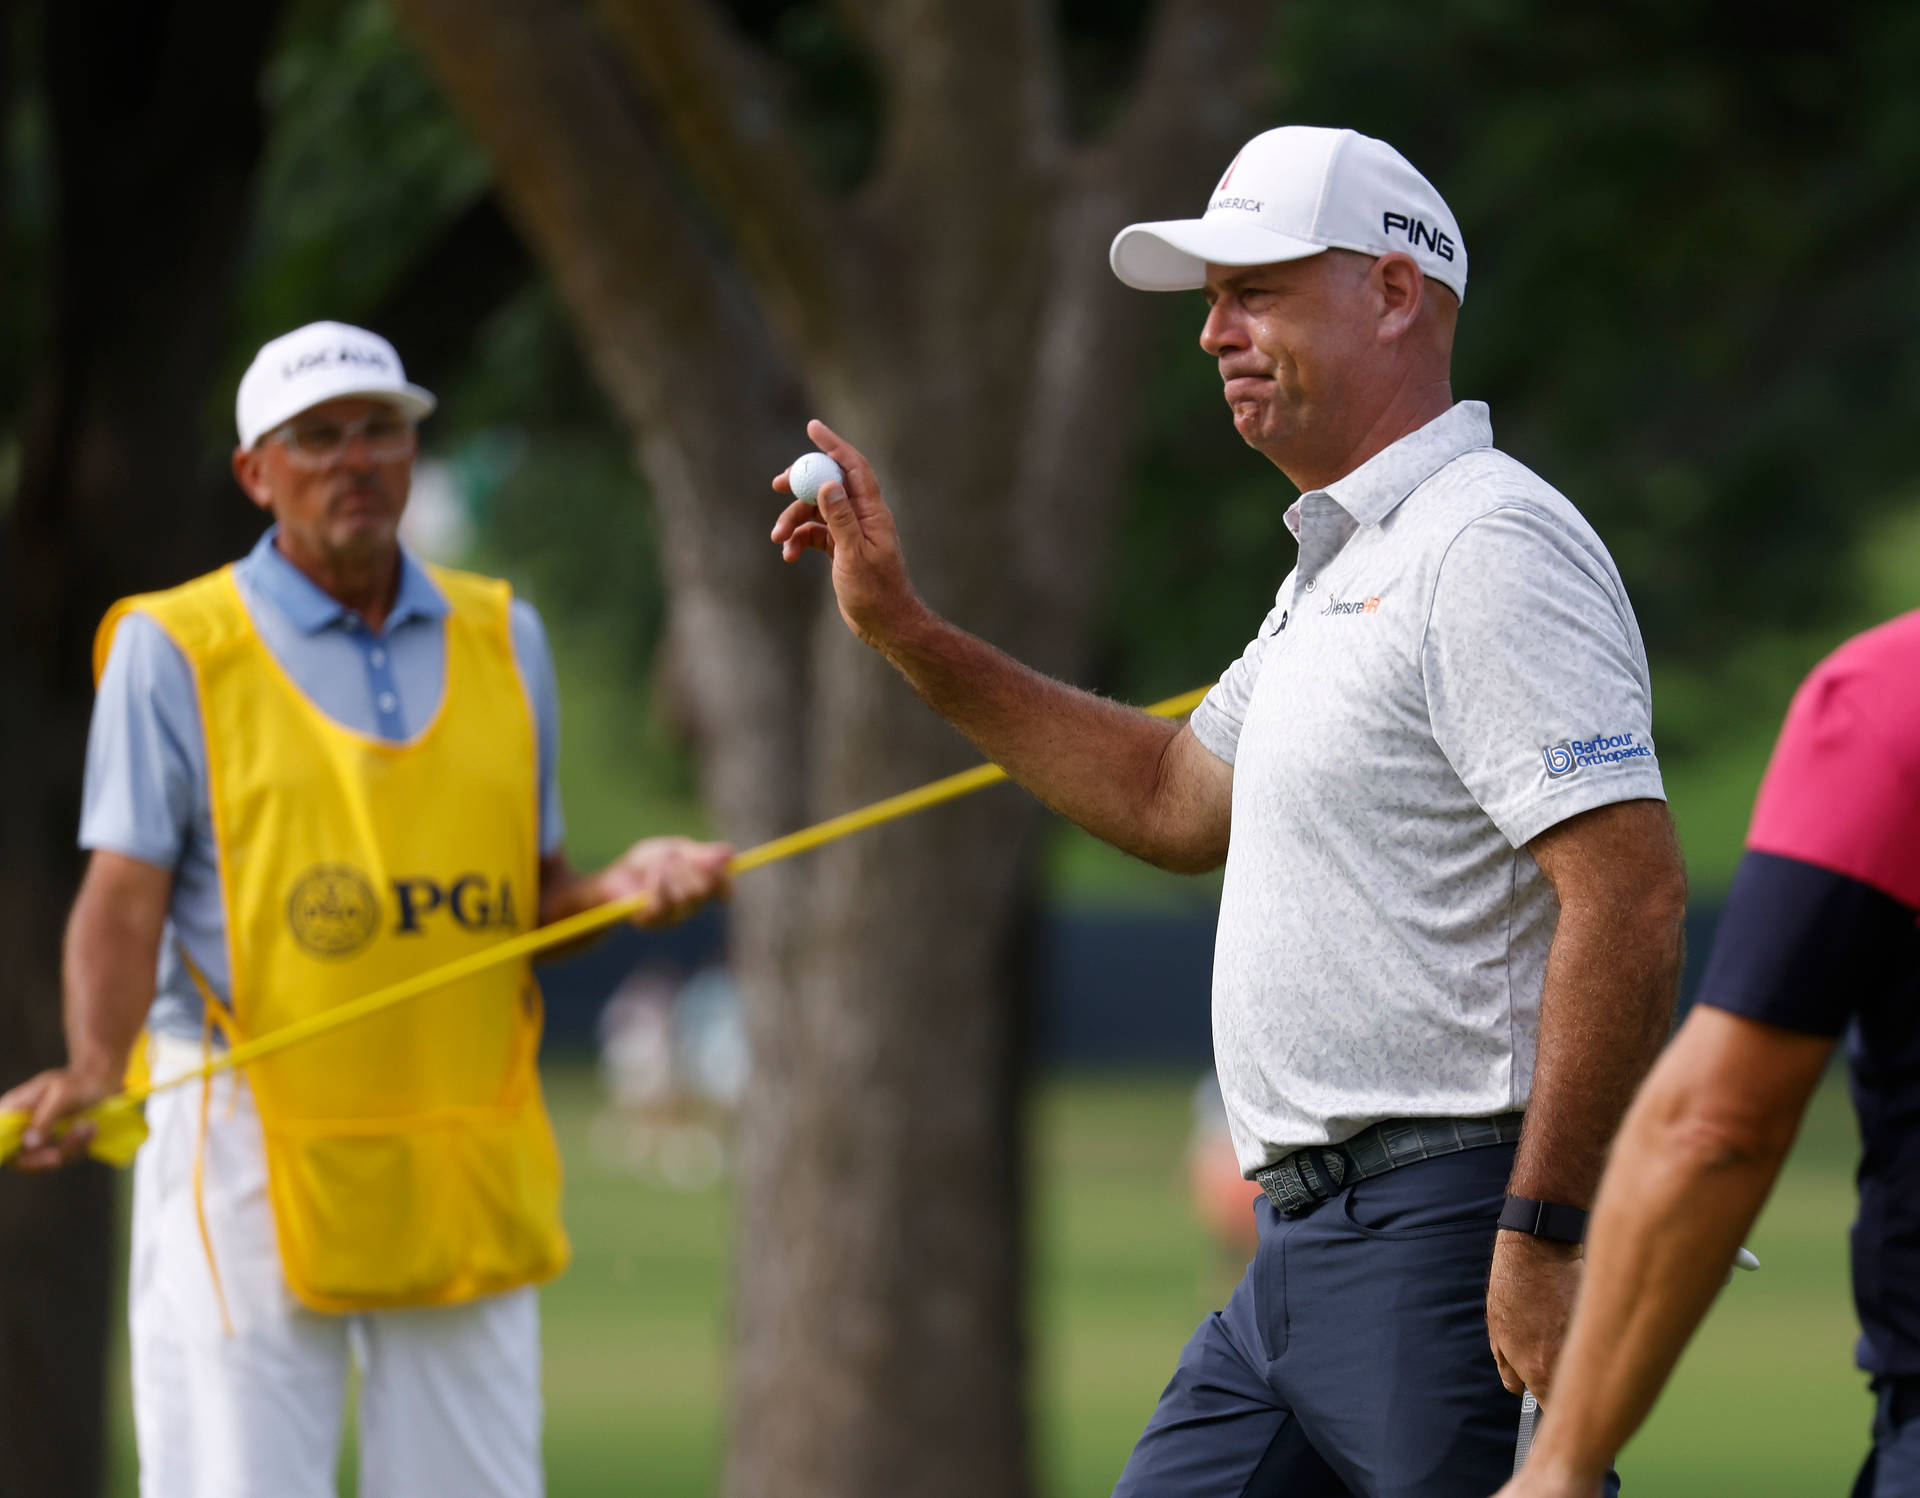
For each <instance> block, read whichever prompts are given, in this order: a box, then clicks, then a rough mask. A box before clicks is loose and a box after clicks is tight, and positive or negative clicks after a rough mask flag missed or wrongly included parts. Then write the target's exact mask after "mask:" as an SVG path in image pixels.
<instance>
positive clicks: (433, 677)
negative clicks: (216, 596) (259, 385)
mask: <svg viewBox="0 0 1920 1498" xmlns="http://www.w3.org/2000/svg"><path fill="white" fill-rule="evenodd" d="M276 534H277V528H276V529H270V530H268V532H267V533H266V534H265V535H264V536H262V537H261V538H260V541H259V544H258V545H256V546H255V547H254V548H253V550H252V551H251V552H250V553H249V554H248V555H247V556H246V557H245V558H243V559H242V560H241V561H240V562H239V563H238V564H236V566H235V568H234V576H235V580H236V581H237V582H238V583H239V586H240V596H241V598H242V599H243V600H244V601H245V603H246V607H247V613H248V614H249V615H250V616H251V618H252V620H253V625H254V628H255V629H257V630H258V631H259V632H260V638H261V639H262V640H263V641H264V642H265V643H266V646H267V648H268V649H269V650H271V651H272V652H273V655H274V658H275V659H276V660H278V661H279V662H280V664H281V666H283V667H284V668H285V669H286V672H287V674H288V675H289V676H290V677H292V679H293V681H294V683H295V684H296V685H297V686H298V687H299V688H300V690H301V691H303V692H305V693H306V694H307V696H308V697H309V698H311V699H312V701H313V702H314V704H315V705H316V706H317V707H319V709H320V710H321V711H322V712H324V713H325V714H326V715H327V716H328V717H330V718H332V719H333V720H334V721H335V722H336V723H338V724H340V725H341V726H342V727H344V728H349V729H352V730H354V731H355V732H358V733H365V734H372V735H376V736H377V737H379V738H383V739H386V740H389V741H399V740H402V739H406V738H410V737H411V736H412V735H413V734H415V733H417V732H419V731H420V729H422V728H423V727H425V726H426V724H427V723H429V722H430V721H431V720H432V718H433V716H434V714H435V712H437V711H438V709H439V706H440V694H441V691H442V690H443V688H444V687H445V685H446V644H445V641H446V626H445V620H446V617H447V614H448V612H449V605H448V603H447V599H446V595H445V594H443V593H442V592H441V591H440V589H439V587H438V586H436V585H435V583H434V581H433V579H432V578H431V577H430V576H429V575H428V573H427V571H426V569H425V568H424V567H422V566H420V564H419V563H417V562H416V561H414V559H413V558H412V557H411V556H409V555H407V554H406V553H405V552H404V551H403V552H402V553H401V562H400V591H399V594H398V596H397V597H396V598H395V600H394V606H393V611H392V612H391V613H390V614H389V615H388V616H387V621H386V624H385V626H384V627H383V628H382V629H381V630H380V631H379V632H378V633H375V632H374V631H372V630H370V629H368V628H367V626H366V624H365V622H364V621H362V619H361V618H360V616H359V615H358V614H356V613H354V612H353V611H352V610H350V609H348V608H346V607H345V606H344V605H342V604H341V603H339V602H338V601H337V600H335V599H334V598H332V597H331V596H329V595H328V594H327V593H326V592H324V591H322V589H321V588H320V587H319V586H318V585H317V584H316V583H314V582H313V581H312V579H310V578H309V577H307V575H306V574H305V573H303V572H302V571H300V569H299V568H297V567H295V566H294V565H293V563H291V562H289V561H288V560H287V559H286V557H284V556H283V555H281V553H280V552H279V550H278V549H277V548H276V547H275V546H274V536H275V535H276ZM512 631H513V654H514V661H515V663H516V664H517V665H518V667H519V669H520V680H521V682H522V684H523V685H524V686H525V688H526V692H527V699H528V701H529V702H530V703H531V704H532V707H533V715H534V722H535V726H536V728H537V731H538V742H539V766H540V771H539V773H540V851H541V853H542V854H543V855H550V854H552V853H555V852H557V851H558V850H559V848H560V847H561V845H562V843H563V842H564V841H565V839H566V827H565V824H564V822H563V820H562V817H561V812H560V789H559V783H558V778H557V773H558V764H559V751H560V712H559V694H558V692H557V690H556V689H555V686H554V675H553V656H552V654H551V652H550V651H549V650H548V648H547V636H546V631H545V629H544V628H542V626H541V623H540V615H539V614H538V613H537V612H535V610H534V608H533V605H531V604H529V603H526V602H525V601H523V600H521V599H518V598H516V599H515V600H514V601H513V616H512ZM80 846H81V847H82V848H86V849H103V850H105V851H107V852H111V853H120V854H124V855H125V856H127V857H128V858H137V859H139V860H140V861H141V862H142V863H148V864H152V865H153V866H154V867H155V868H160V869H167V870H170V871H171V872H172V874H173V895H172V904H171V907H170V909H169V911H168V923H167V931H166V936H165V938H164V940H163V941H162V943H161V947H160V969H159V974H158V980H157V986H156V989H155V993H154V1001H153V1010H152V1012H151V1014H150V1015H149V1017H148V1026H149V1028H151V1029H153V1030H154V1031H156V1032H158V1033H161V1034H165V1035H176V1036H180V1037H182V1038H184V1039H188V1040H198V1039H199V1037H200V1027H201V1014H200V996H199V994H198V993H197V992H196V991H195V989H194V986H193V980H192V979H191V978H190V977H189V976H188V975H187V971H186V965H185V964H184V963H182V962H181V960H180V953H179V947H180V946H181V945H182V944H184V945H185V947H186V949H187V952H188V953H189V954H190V955H191V956H192V958H193V960H194V962H195V963H197V964H198V965H199V968H200V971H201V972H202V973H204V974H205V975H206V977H207V981H208V982H209V983H210V984H211V985H212V986H213V990H214V992H215V993H217V994H219V995H221V996H222V997H223V998H224V997H225V996H226V995H227V993H228V990H229V981H230V975H229V973H228V970H227V943H226V917H225V910H226V907H225V904H224V902H223V900H222V896H221V889H220V865H219V860H218V858H217V856H216V854H215V850H214V841H213V818H212V811H211V799H210V795H209V791H208V786H207V751H206V740H205V736H204V734H203V732H202V728H201V722H200V706H199V700H198V694H197V693H196V691H195V689H194V682H193V672H192V670H191V668H189V666H188V665H187V661H186V657H185V656H183V655H182V654H181V653H180V650H179V648H178V647H177V646H175V645H174V643H173V641H172V640H170V639H168V638H167V635H166V633H165V631H163V630H162V629H161V628H160V626H159V625H157V624H155V623H154V621H153V620H152V619H150V618H148V617H146V616H145V615H143V614H133V615H130V616H129V617H127V618H126V619H125V620H123V621H122V622H121V625H120V628H119V630H118V631H117V632H116V633H115V635H114V640H113V649H112V650H111V651H110V652H109V653H108V655H107V665H106V670H105V671H104V672H102V673H101V677H100V689H99V692H98V694H97V695H96V696H95V698H94V704H93V723H92V727H91V729H90V730H89V733H88V737H87V771H86V784H85V787H84V790H83V792H82V803H81V813H80Z"/></svg>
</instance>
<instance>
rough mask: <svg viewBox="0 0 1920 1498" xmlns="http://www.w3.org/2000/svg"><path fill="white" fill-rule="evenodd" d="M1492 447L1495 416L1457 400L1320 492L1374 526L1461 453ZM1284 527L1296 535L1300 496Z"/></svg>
mask: <svg viewBox="0 0 1920 1498" xmlns="http://www.w3.org/2000/svg"><path fill="white" fill-rule="evenodd" d="M1492 446H1493V419H1492V418H1491V417H1490V416H1489V415H1488V413H1487V404H1486V402H1485V401H1459V402H1457V403H1456V404H1454V405H1453V406H1451V407H1449V408H1448V409H1447V410H1445V411H1443V412H1441V413H1440V415H1438V416H1436V417H1434V418H1433V420H1432V421H1430V422H1428V423H1427V424H1426V425H1425V426H1423V427H1421V428H1419V429H1418V430H1417V431H1412V432H1409V433H1407V435H1406V436H1404V437H1402V438H1401V439H1400V440H1399V441H1398V442H1395V443H1394V444H1392V446H1390V447H1387V448H1383V449H1382V450H1381V451H1380V452H1377V453H1375V454H1374V455H1373V456H1372V457H1371V458H1369V459H1367V461H1366V462H1364V463H1362V464H1361V465H1360V466H1359V467H1358V468H1356V469H1354V470H1353V472H1352V473H1350V474H1348V475H1347V476H1346V477H1345V478H1341V479H1335V480H1334V481H1333V482H1332V483H1331V484H1328V485H1327V487H1326V488H1325V489H1323V490H1320V491H1319V492H1320V493H1323V494H1325V495H1326V496H1327V497H1328V498H1329V499H1331V500H1333V502H1334V503H1335V504H1337V505H1339V506H1340V508H1341V509H1343V510H1345V511H1346V512H1347V513H1348V514H1349V515H1351V516H1352V517H1353V518H1354V519H1355V520H1356V521H1357V522H1358V523H1359V524H1361V525H1378V524H1379V523H1380V522H1381V521H1383V520H1385V519H1386V518H1387V516H1389V515H1391V514H1392V513H1393V512H1394V510H1395V509H1397V508H1398V507H1399V504H1400V501H1401V500H1403V499H1405V498H1406V497H1407V496H1408V495H1409V494H1411V493H1413V491H1414V490H1415V489H1418V488H1419V487H1420V486H1421V485H1422V484H1424V483H1425V482H1426V481H1427V480H1428V479H1430V478H1432V477H1433V476H1434V475H1435V474H1436V473H1438V472H1439V471H1440V470H1441V469H1442V468H1445V467H1446V466H1447V464H1449V463H1451V462H1452V461H1453V460H1454V459H1455V458H1457V457H1459V456H1460V455H1461V454H1462V453H1469V452H1473V451H1474V450H1476V449H1478V448H1483V447H1492ZM1302 498H1305V496H1304V495H1303V496H1302ZM1287 529H1288V530H1290V531H1292V532H1293V534H1294V535H1295V537H1298V536H1299V534H1300V500H1295V501H1294V502H1293V504H1292V505H1291V506H1289V507H1288V509H1287Z"/></svg>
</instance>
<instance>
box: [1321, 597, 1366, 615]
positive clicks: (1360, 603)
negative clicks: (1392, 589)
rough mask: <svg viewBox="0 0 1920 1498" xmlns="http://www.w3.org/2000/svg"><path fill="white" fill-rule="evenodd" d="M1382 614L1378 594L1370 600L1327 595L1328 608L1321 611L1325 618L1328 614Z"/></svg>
mask: <svg viewBox="0 0 1920 1498" xmlns="http://www.w3.org/2000/svg"><path fill="white" fill-rule="evenodd" d="M1379 612H1380V598H1379V595H1378V594H1375V595H1374V596H1372V597H1370V598H1342V597H1340V596H1339V595H1338V594H1337V593H1329V594H1328V595H1327V606H1326V607H1325V608H1323V609H1322V610H1320V613H1321V615H1322V616H1323V617H1324V616H1326V615H1328V614H1335V615H1339V614H1377V613H1379Z"/></svg>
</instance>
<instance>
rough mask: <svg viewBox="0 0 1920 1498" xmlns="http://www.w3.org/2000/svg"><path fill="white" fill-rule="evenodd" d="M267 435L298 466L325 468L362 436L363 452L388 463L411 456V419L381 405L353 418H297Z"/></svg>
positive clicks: (376, 460)
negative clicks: (303, 419)
mask: <svg viewBox="0 0 1920 1498" xmlns="http://www.w3.org/2000/svg"><path fill="white" fill-rule="evenodd" d="M267 436H268V437H269V438H271V439H272V440H273V441H275V442H278V443H279V444H280V445H281V446H282V447H284V448H285V449H286V450H287V457H288V458H289V459H291V460H292V461H293V462H294V463H295V464H296V465H297V466H299V467H301V468H326V467H329V466H331V465H332V464H334V463H337V462H339V461H340V459H342V458H343V457H345V456H346V453H347V449H348V448H349V447H350V446H352V444H353V439H354V438H355V437H363V438H365V439H366V444H367V456H368V457H369V458H371V459H372V460H373V461H374V462H376V463H392V462H396V461H397V460H399V459H401V458H410V457H412V456H413V450H414V441H415V433H414V430H413V423H412V422H410V421H408V420H407V418H406V417H404V416H402V415H401V414H400V413H399V412H398V411H394V410H389V409H385V408H382V409H381V410H378V411H369V412H368V413H367V414H366V415H365V416H362V417H360V418H358V419H357V420H354V421H321V420H312V421H300V420H298V419H296V420H293V421H290V422H288V423H287V424H286V425H285V426H281V427H275V428H274V429H273V430H272V431H271V432H268V433H267Z"/></svg>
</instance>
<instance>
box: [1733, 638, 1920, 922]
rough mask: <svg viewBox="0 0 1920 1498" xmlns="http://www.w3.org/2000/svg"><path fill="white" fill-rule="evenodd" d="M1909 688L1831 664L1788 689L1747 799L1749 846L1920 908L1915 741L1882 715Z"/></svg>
mask: <svg viewBox="0 0 1920 1498" xmlns="http://www.w3.org/2000/svg"><path fill="white" fill-rule="evenodd" d="M1913 695H1914V686H1913V683H1912V681H1911V680H1910V679H1903V678H1901V677H1898V676H1895V675H1893V674H1890V673H1888V672H1887V671H1885V670H1884V669H1882V670H1875V669H1857V668H1855V667H1854V666H1853V665H1852V664H1851V663H1850V662H1849V661H1847V660H1845V659H1844V658H1842V659H1838V660H1835V661H1829V662H1828V663H1827V664H1825V665H1823V666H1822V667H1820V668H1819V669H1817V670H1816V671H1815V672H1814V673H1813V674H1812V675H1811V676H1809V677H1808V678H1807V680H1806V682H1805V684H1804V685H1802V687H1801V688H1800V690H1799V691H1798V692H1796V693H1795V694H1794V699H1793V705H1792V706H1791V707H1789V708H1788V710H1787V721H1786V723H1785V724H1784V725H1783V726H1782V727H1781V730H1780V741H1779V743H1777V744H1776V745H1775V746H1774V750H1773V758H1772V760H1771V761H1770V762H1769V763H1768V765H1767V773H1766V778H1765V779H1764V780H1762V781H1761V784H1760V794H1759V797H1758V798H1757V799H1756V800H1755V802H1754V808H1753V824H1752V826H1751V828H1750V829H1749V830H1748V833H1747V846H1748V847H1749V848H1751V849H1754V850H1756V851H1758V852H1763V853H1772V854H1776V855H1778V856H1780V857H1783V858H1793V859H1798V860H1800V861H1801V862H1803V863H1810V864H1814V865H1817V866H1818V867H1820V868H1823V869H1830V870H1832V871H1833V872H1835V873H1838V874H1844V875H1846V876H1847V877H1848V878H1851V879H1857V880H1859V881H1860V882H1861V883H1862V884H1866V885H1869V886H1871V887H1872V888H1874V889H1877V890H1879V891H1880V892H1881V893H1882V894H1884V895H1886V896H1888V897H1889V898H1890V899H1893V900H1896V901H1898V902H1899V903H1900V904H1902V905H1905V906H1908V907H1920V741H1916V740H1914V739H1913V737H1912V734H1911V726H1910V725H1909V726H1908V727H1907V731H1905V732H1903V731H1902V728H1901V725H1899V724H1896V723H1890V722H1889V721H1888V714H1890V713H1898V712H1901V711H1905V712H1907V713H1909V714H1911V712H1912V698H1913Z"/></svg>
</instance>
